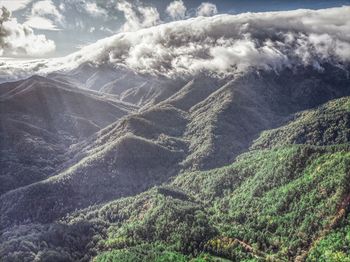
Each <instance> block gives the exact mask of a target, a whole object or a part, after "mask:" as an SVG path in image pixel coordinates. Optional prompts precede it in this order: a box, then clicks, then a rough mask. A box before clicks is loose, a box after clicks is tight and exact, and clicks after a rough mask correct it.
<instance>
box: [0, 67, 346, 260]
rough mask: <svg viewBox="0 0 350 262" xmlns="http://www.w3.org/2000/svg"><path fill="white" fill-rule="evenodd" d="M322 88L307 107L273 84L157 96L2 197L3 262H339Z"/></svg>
mask: <svg viewBox="0 0 350 262" xmlns="http://www.w3.org/2000/svg"><path fill="white" fill-rule="evenodd" d="M315 74H316V73H315ZM313 77H316V78H317V77H319V76H318V75H316V76H315V75H314V76H313ZM323 77H325V78H326V79H324V82H322V83H323V85H321V87H317V88H321V90H323V91H322V92H321V93H322V95H321V96H320V97H319V99H315V100H312V101H311V102H310V103H309V104H308V103H307V100H308V98H309V99H311V97H313V96H314V95H315V92H316V91H315V90H316V85H315V86H311V87H309V88H306V89H305V90H306V91H307V95H308V96H309V97H308V98H305V100H302V101H300V103H296V101H298V98H300V97H304V94H303V95H302V96H300V95H299V93H298V92H301V90H302V91H304V88H305V83H304V82H303V81H301V82H300V83H299V84H298V85H297V87H296V88H295V89H293V88H292V84H290V83H284V82H282V83H278V84H276V83H277V82H279V81H281V79H279V78H275V76H273V77H272V76H271V78H268V77H266V76H264V78H262V77H260V76H258V75H254V76H253V77H252V78H249V77H246V78H245V77H243V78H242V79H239V78H238V80H236V79H235V80H233V81H232V82H228V84H226V85H224V86H222V87H220V83H217V82H215V81H213V82H209V83H210V84H208V85H204V86H203V88H204V89H203V92H202V91H200V90H199V89H198V88H202V86H201V83H202V82H201V81H198V82H196V81H192V82H190V83H188V84H187V85H186V86H185V87H183V91H182V93H181V92H180V93H175V94H173V95H172V96H171V94H170V93H169V94H168V93H167V94H160V93H157V94H156V96H155V97H153V98H152V99H154V100H156V99H158V98H159V97H160V96H162V97H164V100H163V102H162V103H160V104H156V105H152V106H150V107H147V108H143V109H141V110H140V111H139V112H138V113H133V114H129V115H126V116H123V117H121V119H120V120H118V121H116V122H114V123H113V124H111V125H109V126H108V127H106V128H104V129H101V130H100V131H98V132H97V133H94V134H93V135H92V136H89V138H87V139H86V140H84V141H82V142H81V143H79V144H75V145H74V146H72V147H70V149H69V152H68V153H67V152H66V151H64V150H62V151H63V152H62V158H64V159H63V160H61V161H60V162H59V163H57V165H58V166H59V167H60V169H59V170H58V171H57V174H56V175H55V176H53V177H51V178H49V179H45V180H42V181H40V182H38V183H33V184H31V182H28V184H30V185H28V186H24V187H22V185H19V188H18V189H16V190H10V189H6V190H4V191H7V190H10V192H7V193H4V194H2V195H0V233H1V234H0V261H1V262H2V261H5V262H8V261H9V262H12V261H25V262H26V261H28V262H29V261H47V262H50V261H62V262H63V261H64V262H66V261H68V262H69V261H72V262H73V261H91V260H92V261H94V262H114V261H130V262H131V261H136V262H138V261H140V262H141V261H150V262H151V261H158V262H166V261H170V262H171V261H180V262H181V261H192V262H202V261H203V262H204V261H213V262H215V261H218V262H219V261H222V262H223V261H246V262H248V261H251V262H252V261H350V252H349V248H348V247H349V245H350V215H349V203H350V184H349V182H348V181H349V179H350V144H349V141H350V98H348V97H344V92H345V91H346V92H348V91H347V90H348V89H346V88H345V84H344V83H343V82H342V83H340V82H341V81H340V80H339V83H338V84H339V86H340V88H339V90H340V91H339V90H331V91H330V89H329V85H330V83H329V82H330V80H329V79H328V78H327V77H326V76H323ZM281 78H283V77H281ZM301 78H302V79H305V76H302V77H301ZM298 81H299V80H298ZM344 81H345V80H344ZM280 84H281V85H282V84H283V85H282V86H283V89H281V90H280ZM284 84H285V85H284ZM293 84H294V83H293ZM243 88H244V89H243ZM174 89H176V88H175V87H174ZM344 90H345V91H344ZM306 91H305V92H306ZM338 91H339V92H338ZM169 92H170V91H169ZM346 92H345V93H346ZM191 94H196V95H195V97H189V96H191ZM290 97H292V99H289V98H290ZM335 97H342V98H338V99H334V100H332V101H329V102H327V103H325V104H322V103H324V102H326V101H328V100H329V99H331V98H335ZM135 99H136V98H135ZM145 99H146V98H145ZM152 99H151V97H147V99H146V101H147V105H149V103H151V101H153V100H152ZM279 99H280V100H279ZM288 99H289V100H288ZM141 100H142V99H141ZM138 102H139V103H141V101H138ZM108 103H109V102H108ZM319 104H322V105H321V106H319V107H315V106H317V105H319ZM119 106H120V105H119ZM119 106H118V107H117V109H119ZM301 109H308V110H306V111H300V110H301ZM113 110H114V107H113ZM130 110H132V109H130ZM271 128H273V129H271ZM28 130H29V129H28ZM0 131H1V132H5V131H2V130H1V129H0ZM262 131H263V132H262ZM7 133H8V134H9V133H10V132H7ZM76 139H78V138H76ZM254 139H255V140H254ZM60 141H61V140H58V141H56V142H57V143H58V144H59V142H60ZM3 144H4V143H3ZM68 145H70V144H69V143H68ZM45 147H46V144H45ZM3 148H5V147H3ZM5 149H6V150H7V148H5ZM5 149H4V150H5ZM11 150H12V147H11ZM57 152H59V151H58V150H57ZM64 152H66V153H64ZM243 152H244V153H243ZM42 155H43V156H44V155H46V157H49V155H48V154H45V153H43V154H39V155H38V154H33V158H35V156H42ZM56 155H57V156H58V154H56ZM8 157H11V155H9V156H8ZM3 159H5V160H6V161H7V160H8V158H3ZM28 159H29V158H28ZM67 159H68V160H67ZM10 160H11V159H10ZM11 161H12V160H11ZM6 163H7V162H6ZM12 163H15V161H13V162H12ZM29 164H31V163H29ZM4 166H5V165H4ZM214 167H218V168H215V169H214ZM52 169H54V168H52ZM49 173H50V175H53V174H52V172H49ZM8 174H9V173H8V172H7V173H6V175H8ZM28 174H29V176H30V177H31V173H28ZM3 177H5V176H3ZM30 177H29V178H30ZM0 181H1V178H0ZM33 181H36V179H34V180H33ZM25 184H26V183H25Z"/></svg>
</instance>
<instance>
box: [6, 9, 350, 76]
mask: <svg viewBox="0 0 350 262" xmlns="http://www.w3.org/2000/svg"><path fill="white" fill-rule="evenodd" d="M349 13H350V7H349V6H344V7H339V8H329V9H323V10H295V11H286V12H266V13H246V14H240V15H217V16H214V17H203V16H201V17H197V18H192V19H188V20H183V21H176V22H171V23H167V24H161V25H158V26H155V27H150V28H147V29H141V30H138V31H136V32H125V33H120V34H117V35H115V36H112V37H110V38H107V39H103V40H100V41H98V42H97V43H95V44H93V45H90V46H87V47H84V48H83V49H82V50H81V51H79V52H77V53H74V54H72V55H70V56H68V57H65V58H61V59H57V60H53V61H40V62H32V63H27V64H26V65H23V64H22V66H21V67H22V70H27V71H28V70H36V71H37V72H39V73H40V72H41V73H46V72H50V71H53V70H59V69H61V70H69V69H72V68H74V67H77V66H79V65H80V64H82V63H85V62H93V63H95V64H110V65H111V66H114V67H123V68H128V69H130V70H133V71H136V72H139V73H144V74H152V75H162V76H166V77H178V76H188V75H195V74H198V73H201V72H207V73H210V74H216V75H230V74H236V73H240V72H244V71H246V70H249V69H263V70H280V69H281V68H284V67H293V66H299V65H303V66H306V65H311V66H314V67H315V68H318V69H320V70H321V69H322V68H321V66H322V63H324V62H330V63H337V64H339V65H341V64H342V63H348V62H350V20H349V19H348V15H349ZM15 67H16V66H15V65H13V68H15ZM0 70H2V71H3V70H4V67H2V66H0ZM7 70H11V66H7Z"/></svg>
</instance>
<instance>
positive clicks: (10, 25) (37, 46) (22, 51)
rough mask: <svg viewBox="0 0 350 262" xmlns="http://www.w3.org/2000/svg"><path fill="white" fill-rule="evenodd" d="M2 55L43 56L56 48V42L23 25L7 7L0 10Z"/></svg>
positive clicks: (0, 50) (0, 47)
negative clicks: (13, 16) (12, 15)
mask: <svg viewBox="0 0 350 262" xmlns="http://www.w3.org/2000/svg"><path fill="white" fill-rule="evenodd" d="M0 14H1V16H0V32H1V34H0V55H1V56H3V55H5V56H15V57H23V56H29V57H30V56H43V55H46V54H47V53H50V52H53V51H54V50H55V43H54V42H53V41H51V40H48V39H46V37H45V36H44V35H36V34H34V32H33V30H32V29H31V28H30V27H28V26H27V25H22V24H20V23H18V22H17V20H16V19H15V18H11V13H10V12H9V11H7V9H6V8H2V10H1V11H0Z"/></svg>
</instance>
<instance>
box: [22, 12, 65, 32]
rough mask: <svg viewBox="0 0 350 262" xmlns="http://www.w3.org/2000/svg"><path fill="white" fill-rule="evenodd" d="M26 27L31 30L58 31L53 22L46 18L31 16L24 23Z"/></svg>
mask: <svg viewBox="0 0 350 262" xmlns="http://www.w3.org/2000/svg"><path fill="white" fill-rule="evenodd" d="M24 24H25V25H26V26H30V27H31V28H35V29H41V30H52V31H57V30H59V29H58V28H57V26H56V25H55V24H54V22H53V21H52V20H50V19H48V18H45V17H40V16H31V17H29V18H28V20H27V21H26V22H25V23H24Z"/></svg>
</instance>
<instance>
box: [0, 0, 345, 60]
mask: <svg viewBox="0 0 350 262" xmlns="http://www.w3.org/2000/svg"><path fill="white" fill-rule="evenodd" d="M343 5H350V0H335V1H313V0H303V1H301V0H294V1H281V0H280V1H277V0H266V1H263V0H221V1H219V0H217V1H215V0H209V1H206V0H175V1H174V0H144V1H141V0H133V1H131V0H0V6H4V7H6V8H7V9H8V10H9V11H10V13H7V12H6V11H4V10H3V11H0V13H2V16H1V17H2V18H0V30H1V29H2V31H4V32H5V36H2V39H1V38H0V56H1V57H2V58H3V59H4V58H21V59H24V58H28V59H29V58H31V59H32V58H39V57H43V58H48V57H60V56H64V55H67V54H70V53H72V52H75V51H77V50H79V49H81V48H82V47H84V46H87V45H89V44H92V43H95V42H96V41H98V40H100V39H103V38H106V37H109V36H112V35H115V34H117V33H120V32H133V31H137V30H139V29H141V28H147V27H152V26H155V25H158V24H163V23H168V22H171V21H176V20H186V19H190V18H193V17H198V16H214V15H217V14H240V13H245V12H266V11H281V10H283V11H284V10H294V9H300V8H307V9H323V8H328V7H339V6H343ZM18 36H20V37H18Z"/></svg>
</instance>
